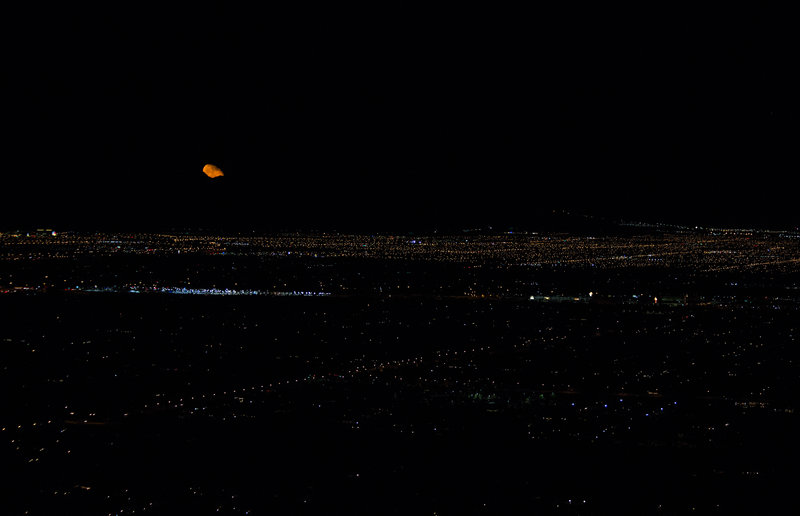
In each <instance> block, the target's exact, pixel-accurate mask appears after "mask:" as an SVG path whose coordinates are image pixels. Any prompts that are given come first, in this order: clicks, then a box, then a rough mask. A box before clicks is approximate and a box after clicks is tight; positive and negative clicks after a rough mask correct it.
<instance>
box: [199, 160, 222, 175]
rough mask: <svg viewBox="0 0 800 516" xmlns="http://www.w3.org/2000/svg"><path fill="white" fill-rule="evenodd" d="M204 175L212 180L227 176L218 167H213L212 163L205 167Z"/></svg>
mask: <svg viewBox="0 0 800 516" xmlns="http://www.w3.org/2000/svg"><path fill="white" fill-rule="evenodd" d="M203 173H204V174H205V175H207V176H208V177H210V178H215V177H221V176H224V175H225V174H223V173H222V170H220V169H219V167H218V166H216V165H212V164H211V163H209V164H207V165H206V166H205V167H203Z"/></svg>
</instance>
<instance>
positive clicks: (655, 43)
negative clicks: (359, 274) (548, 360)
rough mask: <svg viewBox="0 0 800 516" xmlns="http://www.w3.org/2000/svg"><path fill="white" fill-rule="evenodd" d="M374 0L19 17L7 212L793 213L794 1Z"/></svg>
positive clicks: (752, 217)
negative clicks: (594, 4) (523, 0)
mask: <svg viewBox="0 0 800 516" xmlns="http://www.w3.org/2000/svg"><path fill="white" fill-rule="evenodd" d="M381 4H382V7H380V8H379V9H376V8H374V7H373V8H363V7H360V8H348V9H343V8H341V7H340V6H336V7H333V6H328V7H324V8H318V7H314V8H312V7H310V6H304V7H302V8H301V7H298V8H294V9H292V10H291V11H289V10H283V11H280V10H273V11H265V10H262V11H258V12H244V11H237V12H233V11H211V10H195V11H191V12H189V11H187V12H165V11H163V10H151V11H148V10H142V9H141V8H139V7H137V6H135V5H133V4H132V5H131V6H130V7H129V8H126V9H125V8H115V10H114V11H108V12H91V13H90V12H80V11H77V10H72V9H67V8H64V10H63V11H61V12H53V11H47V12H25V13H11V14H10V15H9V16H7V17H6V20H5V22H4V25H5V26H6V28H5V30H4V36H3V44H4V50H5V52H4V54H5V62H4V64H3V74H2V75H3V79H2V83H0V84H1V85H0V89H1V90H2V94H3V95H2V99H3V100H2V103H3V104H2V107H3V114H4V116H3V119H4V125H5V129H6V131H5V133H6V135H5V136H4V137H3V154H4V162H5V167H4V172H3V178H2V183H0V184H1V185H2V186H0V192H1V195H2V206H1V207H0V216H1V217H2V218H1V219H0V227H2V228H4V229H13V228H16V227H21V228H24V227H31V226H37V227H41V226H46V227H57V228H63V229H69V228H74V229H116V228H118V229H165V228H170V227H187V228H203V227H205V228H218V229H225V230H231V231H235V230H239V229H241V230H249V229H264V230H276V229H341V230H365V231H374V230H387V231H388V230H393V231H394V230H416V229H429V228H456V227H471V226H475V225H486V224H493V225H497V226H498V227H501V226H502V227H505V226H515V227H522V228H526V227H529V228H535V227H536V224H537V220H538V217H541V216H543V215H542V214H546V213H549V212H550V211H551V210H552V209H569V210H572V211H575V212H581V213H588V214H593V215H600V216H611V217H624V218H629V219H636V218H638V219H644V220H649V221H667V222H679V223H690V224H701V225H702V224H708V225H715V224H717V225H766V226H773V227H795V226H797V225H798V224H800V212H798V210H797V208H796V202H795V197H796V192H795V191H794V190H793V189H792V187H791V185H792V182H793V180H794V177H795V176H796V175H797V171H798V170H800V167H798V158H797V142H798V131H797V121H798V117H797V114H798V109H797V97H798V93H797V92H798V91H800V90H798V84H797V80H796V79H795V75H796V67H797V54H796V48H797V45H796V43H797V41H796V38H794V37H792V32H794V30H793V27H791V23H790V21H791V20H790V19H789V18H788V17H786V16H785V15H784V14H782V13H777V12H767V11H763V12H754V11H752V10H747V11H735V12H734V11H730V12H729V11H716V12H692V11H684V12H672V11H667V10H664V11H655V10H653V11H648V12H644V11H642V12H632V11H629V10H624V11H623V10H620V11H609V10H607V9H606V8H595V10H584V9H579V8H577V7H575V8H574V9H573V10H570V11H560V12H553V11H536V10H527V11H506V10H502V9H501V8H492V9H491V10H489V11H482V10H466V9H465V8H463V7H458V8H456V7H453V8H447V9H446V8H439V9H437V10H430V9H429V10H427V11H426V10H422V11H420V10H412V9H411V8H410V7H408V6H407V5H406V4H403V3H400V2H394V3H388V4H387V3H381ZM206 163H213V164H216V165H218V166H219V167H220V168H221V169H222V170H223V171H224V172H225V177H222V178H218V179H214V180H212V179H209V178H207V177H206V176H205V175H203V173H202V168H203V165H205V164H206Z"/></svg>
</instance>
